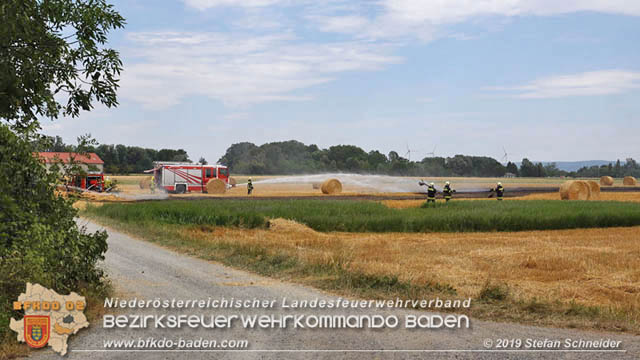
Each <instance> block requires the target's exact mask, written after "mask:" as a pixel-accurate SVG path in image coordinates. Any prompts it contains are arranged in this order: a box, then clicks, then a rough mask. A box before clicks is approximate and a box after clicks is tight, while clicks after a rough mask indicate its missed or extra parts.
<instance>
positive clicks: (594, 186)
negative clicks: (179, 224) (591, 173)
mask: <svg viewBox="0 0 640 360" xmlns="http://www.w3.org/2000/svg"><path fill="white" fill-rule="evenodd" d="M587 184H589V188H590V190H591V197H589V199H590V200H599V199H600V185H599V184H598V183H597V182H595V181H593V180H589V181H587Z"/></svg>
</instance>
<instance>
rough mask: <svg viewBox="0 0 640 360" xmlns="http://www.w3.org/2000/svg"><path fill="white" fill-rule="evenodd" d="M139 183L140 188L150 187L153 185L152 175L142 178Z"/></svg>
mask: <svg viewBox="0 0 640 360" xmlns="http://www.w3.org/2000/svg"><path fill="white" fill-rule="evenodd" d="M138 185H140V189H143V190H144V189H149V188H150V187H151V177H150V176H149V177H144V178H142V180H140V183H139V184H138Z"/></svg>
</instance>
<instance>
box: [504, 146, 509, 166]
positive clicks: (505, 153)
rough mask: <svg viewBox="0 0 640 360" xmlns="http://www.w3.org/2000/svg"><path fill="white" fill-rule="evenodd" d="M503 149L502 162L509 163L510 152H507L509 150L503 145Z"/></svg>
mask: <svg viewBox="0 0 640 360" xmlns="http://www.w3.org/2000/svg"><path fill="white" fill-rule="evenodd" d="M502 151H503V152H504V155H503V156H502V163H503V164H507V163H508V162H509V154H507V150H506V149H505V148H504V146H503V147H502Z"/></svg>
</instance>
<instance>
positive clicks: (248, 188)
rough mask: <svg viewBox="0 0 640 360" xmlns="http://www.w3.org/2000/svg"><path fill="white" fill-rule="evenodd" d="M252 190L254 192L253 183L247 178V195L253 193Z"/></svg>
mask: <svg viewBox="0 0 640 360" xmlns="http://www.w3.org/2000/svg"><path fill="white" fill-rule="evenodd" d="M251 192H253V183H252V182H251V179H249V180H247V195H251Z"/></svg>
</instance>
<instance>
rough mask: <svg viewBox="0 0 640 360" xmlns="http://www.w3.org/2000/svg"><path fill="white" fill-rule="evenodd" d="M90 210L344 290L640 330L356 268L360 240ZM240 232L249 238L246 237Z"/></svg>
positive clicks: (227, 259)
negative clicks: (466, 302) (282, 235)
mask: <svg viewBox="0 0 640 360" xmlns="http://www.w3.org/2000/svg"><path fill="white" fill-rule="evenodd" d="M85 215H87V216H89V217H90V218H93V219H94V220H97V221H98V222H100V223H102V224H104V225H106V226H113V227H116V228H118V229H120V230H123V231H125V232H127V233H129V234H131V235H134V236H137V237H140V238H143V239H146V240H148V241H151V242H154V243H157V244H160V245H162V246H165V247H168V248H171V249H173V250H176V251H179V252H182V253H185V254H188V255H191V256H195V257H199V258H202V259H205V260H212V261H217V262H220V263H223V264H225V265H229V266H232V267H235V268H240V269H245V270H249V271H252V272H256V273H258V274H261V275H264V276H269V277H274V278H278V279H283V280H287V281H293V282H297V283H302V284H305V285H309V286H313V287H316V288H320V289H323V290H328V291H331V292H333V293H337V294H340V295H346V296H356V297H361V298H367V299H394V298H396V297H399V298H402V299H420V298H433V297H440V298H443V299H455V298H467V297H469V296H471V297H472V298H473V299H474V301H473V305H472V307H471V309H469V310H468V311H466V310H465V311H466V313H467V314H468V315H471V316H474V317H475V318H478V319H485V320H491V321H510V322H519V323H526V324H533V325H542V326H556V327H569V328H582V329H601V330H608V331H623V332H631V333H640V325H639V324H638V317H637V312H636V314H635V315H633V316H631V315H630V313H629V312H628V311H627V310H625V309H621V308H619V307H615V306H606V305H601V306H591V305H585V304H579V303H576V302H573V301H569V302H566V301H560V300H557V301H550V300H547V299H540V298H537V297H535V296H526V294H524V295H523V294H522V293H517V292H515V291H512V289H511V288H510V286H509V285H507V284H506V283H495V282H493V281H488V280H487V281H486V284H485V286H484V287H483V288H482V289H481V290H480V291H477V292H475V293H473V294H469V293H464V294H463V293H462V292H461V291H459V289H458V288H456V285H455V284H450V283H447V282H443V281H436V280H430V279H428V278H427V279H424V278H422V279H420V280H417V281H413V280H411V279H407V278H404V277H400V276H398V274H397V273H395V272H394V270H393V269H385V270H383V271H377V272H369V271H363V270H362V269H361V268H359V267H358V266H356V261H355V259H354V257H353V251H352V248H350V247H351V246H359V245H358V244H355V245H354V244H352V243H350V242H346V241H345V242H340V241H338V242H333V243H331V244H327V243H318V244H316V248H314V249H309V252H305V251H304V250H303V248H304V247H306V246H307V245H308V244H307V243H305V241H306V240H304V239H301V237H302V235H301V234H293V235H292V236H291V238H292V240H291V241H292V242H295V243H296V244H295V246H288V245H287V246H285V245H284V244H283V243H282V242H281V241H280V240H278V239H276V240H275V241H274V240H272V239H270V238H268V236H267V235H266V233H269V232H270V230H233V231H230V232H229V233H226V232H225V231H226V230H224V229H221V228H219V227H210V226H206V225H180V224H167V223H153V222H150V221H146V222H140V223H137V222H132V221H122V220H117V219H113V218H111V217H102V216H98V215H97V213H96V212H93V211H88V212H86V213H85ZM242 236H244V237H245V238H244V239H242V238H240V237H242ZM331 236H333V235H331ZM247 239H250V240H247ZM308 241H309V242H310V243H312V242H315V241H317V240H315V239H310V240H308ZM327 246H329V247H331V250H330V251H329V252H324V253H318V252H317V249H318V248H326V247H327ZM362 246H366V245H364V244H363V245H362Z"/></svg>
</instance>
